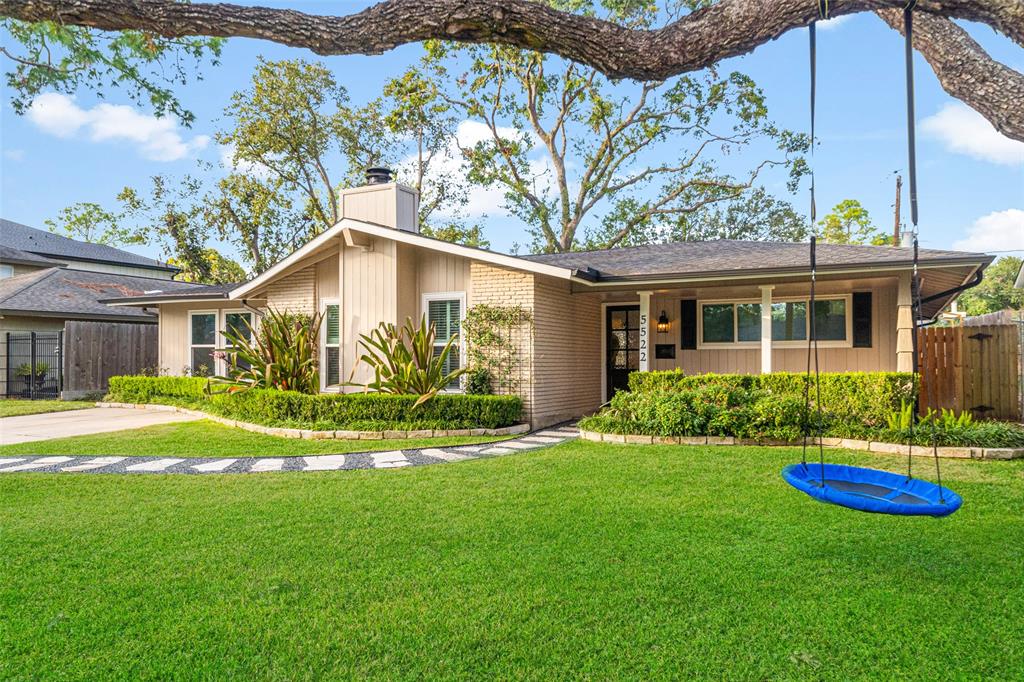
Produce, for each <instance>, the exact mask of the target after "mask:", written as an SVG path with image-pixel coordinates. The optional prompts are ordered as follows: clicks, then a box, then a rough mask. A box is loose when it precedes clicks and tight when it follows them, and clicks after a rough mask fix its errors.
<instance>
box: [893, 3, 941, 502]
mask: <svg viewBox="0 0 1024 682" xmlns="http://www.w3.org/2000/svg"><path fill="white" fill-rule="evenodd" d="M915 5H917V0H909V2H907V4H906V5H905V6H904V8H903V38H904V40H903V56H904V61H905V62H906V82H907V170H908V172H909V175H910V222H911V225H912V226H913V228H912V233H913V235H914V268H913V273H912V275H911V280H910V295H911V310H912V314H911V317H912V318H913V319H912V322H911V324H912V329H911V334H912V335H911V349H912V353H913V362H912V365H911V367H912V369H913V373H912V377H913V381H914V387H913V390H914V406H913V412H912V413H911V415H910V424H909V429H908V438H907V479H908V480H909V479H910V478H912V477H913V453H914V426H915V425H916V423H917V420H918V414H919V413H920V410H921V391H920V359H919V357H918V339H917V334H918V330H919V329H920V328H921V317H922V310H921V275H920V272H919V270H918V226H917V140H916V135H915V125H914V119H915V114H914V47H913V44H914V7H915ZM931 442H932V443H931V444H932V457H933V459H934V460H935V479H936V482H937V484H938V486H939V503H940V504H944V503H945V502H944V499H943V494H942V490H943V488H942V467H941V466H940V464H939V441H938V434H937V431H936V425H935V423H934V419H933V420H932V424H931Z"/></svg>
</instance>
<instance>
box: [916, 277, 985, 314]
mask: <svg viewBox="0 0 1024 682" xmlns="http://www.w3.org/2000/svg"><path fill="white" fill-rule="evenodd" d="M983 279H985V271H984V270H977V271H976V272H975V273H974V279H972V280H971V281H970V282H967V283H965V284H961V285H960V286H958V287H953V288H952V289H946V290H945V291H940V292H939V293H937V294H932V295H931V296H928V297H926V298H922V299H921V300H920V301H919V302H918V304H919V305H924V304H925V303H931V302H932V301H937V300H939V299H940V298H943V297H945V296H956V295H957V294H962V293H963V292H965V291H967V290H968V289H973V288H974V287H976V286H978V285H979V284H981V281H982V280H983Z"/></svg>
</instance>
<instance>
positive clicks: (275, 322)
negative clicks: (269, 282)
mask: <svg viewBox="0 0 1024 682" xmlns="http://www.w3.org/2000/svg"><path fill="white" fill-rule="evenodd" d="M322 322H323V315H322V314H319V313H317V314H315V315H296V314H293V313H287V312H281V311H277V310H268V311H267V313H266V314H265V315H264V316H263V317H262V319H261V320H260V324H259V328H258V329H253V328H252V326H251V325H250V324H249V322H248V321H246V320H243V325H244V328H243V329H237V328H235V327H229V328H228V329H226V330H224V338H225V339H226V340H227V348H224V349H223V350H221V351H219V352H221V353H224V354H225V358H226V359H227V360H228V362H229V366H230V368H229V370H228V376H226V377H213V379H212V384H213V385H217V384H219V385H222V386H226V390H227V391H228V392H235V391H240V390H245V389H249V388H276V389H280V390H282V391H299V392H301V393H316V392H317V391H319V389H320V374H319V372H318V370H317V349H318V347H319V346H318V342H317V335H318V334H319V332H320V325H321V323H322Z"/></svg>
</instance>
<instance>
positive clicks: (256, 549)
mask: <svg viewBox="0 0 1024 682" xmlns="http://www.w3.org/2000/svg"><path fill="white" fill-rule="evenodd" d="M199 428H202V427H201V426H200V427H199ZM303 444H304V445H317V444H313V443H303ZM829 455H830V459H833V460H834V461H840V462H852V463H861V464H867V465H869V466H878V467H887V468H891V469H894V470H899V469H900V467H901V466H902V460H901V459H900V458H897V457H892V458H881V457H876V456H869V455H862V454H856V453H850V452H830V453H829ZM798 458H799V450H798V449H785V450H783V449H759V448H741V447H736V448H733V447H698V448H686V447H652V446H641V447H627V446H611V445H608V444H599V443H590V442H580V441H576V442H572V443H568V444H565V445H561V446H557V447H553V448H549V449H545V450H541V451H535V452H531V453H526V454H517V455H513V456H508V457H502V458H494V459H486V460H478V461H472V462H461V463H457V464H445V465H437V466H425V467H412V468H407V469H399V470H391V471H344V472H325V473H306V474H289V473H281V474H260V475H224V476H202V477H198V476H104V475H80V476H65V475H47V474H30V473H26V474H10V475H0V499H2V500H3V501H4V502H3V506H2V512H0V524H2V528H0V537H2V538H3V551H2V552H0V570H2V574H0V613H2V614H3V616H2V618H0V626H2V636H0V678H5V679H8V678H55V677H60V678H67V679H100V678H175V677H181V678H201V679H224V678H236V679H268V678H274V679H336V678H351V677H376V678H386V679H414V678H460V679H490V678H517V679H520V678H532V679H540V680H546V679H560V678H595V679H619V678H634V679H650V678H690V677H696V676H702V677H711V678H715V679H722V678H728V679H736V678H743V679H778V678H783V679H793V678H796V679H853V678H859V679H893V678H913V679H946V678H966V679H1011V678H1019V676H1020V671H1021V670H1024V628H1021V614H1022V613H1024V577H1022V573H1021V567H1022V566H1024V512H1022V510H1024V463H1022V462H975V461H969V460H968V461H947V462H943V467H944V468H943V479H944V482H946V483H948V484H949V485H950V486H951V487H953V488H955V489H956V490H957V492H959V493H961V494H962V495H963V497H964V499H965V503H964V507H963V509H961V510H960V511H959V512H958V513H957V514H955V515H953V516H951V517H949V518H947V519H943V520H935V519H926V518H896V517H886V516H877V515H869V514H862V513H857V512H852V511H849V510H845V509H840V508H837V507H831V506H826V505H823V504H820V503H817V502H814V501H811V500H810V499H809V498H807V497H806V496H804V495H802V494H800V493H798V492H796V491H794V490H793V489H791V488H789V487H788V486H787V485H786V484H785V483H784V482H783V480H782V478H781V477H780V476H779V471H780V469H781V468H782V467H783V466H784V465H785V464H787V463H790V462H792V461H795V460H797V459H798ZM918 466H919V467H920V471H921V474H922V475H925V474H926V473H928V464H927V462H924V461H922V462H920V463H919V464H918Z"/></svg>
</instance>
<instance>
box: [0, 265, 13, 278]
mask: <svg viewBox="0 0 1024 682" xmlns="http://www.w3.org/2000/svg"><path fill="white" fill-rule="evenodd" d="M10 277H14V266H13V265H9V264H7V263H0V279H8V278H10Z"/></svg>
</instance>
